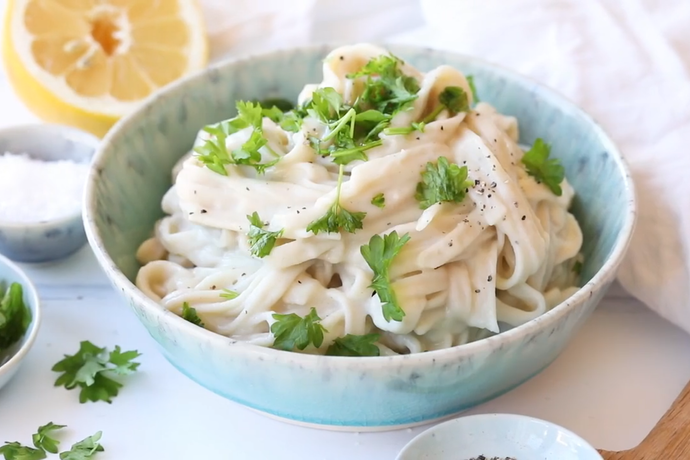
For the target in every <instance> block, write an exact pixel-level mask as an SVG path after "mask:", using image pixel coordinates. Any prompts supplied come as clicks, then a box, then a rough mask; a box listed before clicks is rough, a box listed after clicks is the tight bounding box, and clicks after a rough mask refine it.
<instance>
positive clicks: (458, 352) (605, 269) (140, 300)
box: [82, 43, 637, 368]
mask: <svg viewBox="0 0 690 460" xmlns="http://www.w3.org/2000/svg"><path fill="white" fill-rule="evenodd" d="M374 44H376V43H374ZM341 45H342V44H339V43H326V44H324V43H319V44H313V45H307V46H297V47H291V48H281V49H276V50H273V51H269V52H264V53H256V54H249V55H244V56H239V57H231V58H229V59H225V60H222V61H220V62H217V63H215V64H213V65H210V66H209V67H207V68H206V69H205V70H201V71H199V72H196V73H194V74H191V75H188V76H186V77H183V78H181V79H180V80H178V81H176V82H174V83H172V84H170V85H168V86H167V87H165V88H164V89H162V90H160V91H158V92H155V93H153V94H152V95H151V96H149V97H148V98H147V99H146V100H145V101H144V102H143V103H142V105H141V106H139V108H138V109H137V110H136V111H134V112H132V113H131V114H129V115H127V116H126V117H124V118H122V119H120V120H118V122H117V123H116V124H115V125H114V126H113V128H111V129H110V131H109V132H108V133H107V134H106V136H105V137H104V138H103V141H102V142H101V144H100V145H99V147H98V148H97V150H96V152H95V153H94V156H93V159H92V162H91V168H90V170H89V173H88V176H87V180H86V186H85V190H84V200H83V211H82V218H83V221H84V228H85V231H86V236H87V240H88V242H89V245H90V246H91V248H92V250H93V252H94V254H95V256H96V259H97V260H98V262H99V263H100V265H101V266H102V267H103V268H104V270H105V272H106V274H107V275H108V277H109V278H110V281H111V282H112V283H113V284H114V285H115V286H116V288H118V289H119V290H121V291H122V292H123V293H125V295H127V296H128V297H129V298H130V302H132V303H136V304H137V305H140V306H141V307H142V309H143V310H144V311H146V313H147V314H150V315H152V316H153V317H155V318H157V319H158V320H159V321H167V320H166V318H170V319H171V320H172V321H173V323H172V324H174V325H176V326H175V327H176V328H178V329H181V330H183V331H184V333H185V335H187V336H195V337H196V338H197V339H198V340H205V341H207V342H210V343H212V344H214V345H215V344H217V345H218V346H219V347H221V346H228V345H232V346H233V347H243V348H246V351H247V352H250V353H254V354H258V355H262V356H264V357H266V358H269V359H270V358H274V359H280V357H281V356H282V357H284V358H285V359H289V360H291V361H293V362H294V363H295V364H297V365H305V366H311V365H319V364H320V363H322V362H323V360H328V362H338V361H340V362H341V363H342V364H352V365H357V366H358V367H371V368H377V367H380V366H381V364H382V362H383V361H393V362H395V364H396V365H399V366H415V365H416V364H417V363H420V362H426V361H432V360H433V361H434V362H435V361H443V362H446V361H450V360H457V359H458V358H460V357H466V356H470V355H475V354H476V353H478V352H480V351H481V350H486V349H494V348H496V347H498V346H499V345H501V344H504V343H506V342H514V341H517V340H519V339H520V338H521V337H523V336H525V335H529V334H535V333H537V332H538V331H539V330H540V329H542V328H543V327H544V326H545V325H548V324H552V323H556V322H557V320H558V319H559V318H561V317H562V316H564V315H565V314H566V313H567V312H569V311H570V310H571V309H572V308H576V307H577V306H578V305H580V304H582V303H583V302H584V301H586V300H587V299H589V298H591V297H592V296H593V295H594V292H595V291H596V290H598V288H599V287H600V286H602V285H605V284H606V283H607V282H609V281H612V279H613V278H614V277H615V274H616V270H617V269H618V266H619V265H620V263H621V262H622V260H623V257H624V256H625V253H626V251H627V249H628V246H629V245H630V241H631V239H632V235H633V231H634V228H635V223H636V215H637V201H636V197H635V188H634V183H633V180H632V175H631V173H630V169H629V167H628V165H627V163H626V161H625V159H624V158H623V156H622V155H621V153H620V151H619V150H618V148H617V146H616V144H615V143H614V142H613V140H611V138H610V137H609V136H608V134H607V133H606V132H605V131H604V129H603V128H602V127H601V126H600V125H599V124H598V123H597V122H596V121H595V120H594V119H593V118H592V117H591V116H590V115H589V114H588V113H587V112H585V111H584V110H583V109H581V108H580V107H579V106H578V105H576V104H575V103H574V102H572V101H571V100H569V99H568V98H567V97H565V96H563V95H562V94H560V93H559V92H558V91H556V90H554V89H552V88H550V87H547V86H546V85H544V84H542V83H540V82H538V81H536V80H535V79H533V78H531V77H528V76H525V75H522V74H520V73H517V72H515V71H513V70H510V69H507V68H505V67H502V66H500V65H497V64H494V63H491V62H489V61H486V60H484V59H481V58H478V57H475V56H470V55H467V54H463V53H456V52H453V51H447V50H442V49H435V48H430V47H426V46H415V45H400V44H394V43H384V44H381V45H379V46H382V47H384V48H385V49H387V50H388V51H392V52H394V53H395V54H396V55H398V56H401V57H402V58H403V59H404V58H405V54H406V53H419V52H420V51H425V52H428V53H435V54H440V55H441V56H444V55H445V56H451V55H452V56H453V57H454V58H456V59H460V60H464V61H466V62H473V63H475V64H478V65H480V66H482V67H483V68H485V69H487V70H489V71H491V72H493V73H495V74H498V75H500V76H502V77H503V78H506V79H510V80H513V81H517V82H518V83H519V84H520V85H521V86H523V87H529V86H531V87H533V88H537V90H538V91H539V93H540V97H541V98H542V99H547V100H549V101H550V102H553V103H554V105H558V106H560V107H562V108H564V109H565V110H566V111H567V112H568V114H569V115H570V116H576V117H580V118H581V119H583V120H584V121H586V122H587V123H588V124H589V125H590V127H591V130H592V132H593V134H595V135H596V136H597V138H598V139H599V140H600V142H601V143H602V145H604V147H605V149H606V152H607V154H608V155H609V156H610V157H611V158H612V159H613V160H614V161H615V163H616V166H617V171H618V172H619V174H620V176H621V179H622V187H623V192H624V193H625V195H626V209H625V218H624V222H623V224H622V226H621V230H620V232H619V233H618V235H617V237H616V242H615V244H614V246H613V249H612V251H611V253H610V255H609V256H608V258H607V259H606V260H605V262H604V264H603V265H602V267H601V268H600V269H599V270H598V271H597V272H596V273H595V274H594V275H593V276H592V278H591V279H590V280H589V281H588V282H587V283H585V284H584V285H583V286H580V288H579V289H578V290H577V291H576V292H575V293H574V294H573V295H572V296H570V297H569V298H567V299H565V300H564V301H563V302H561V303H560V304H558V305H556V306H555V307H553V308H552V309H551V310H549V311H547V312H545V313H544V314H542V315H540V316H538V317H536V318H534V319H532V320H530V321H528V322H526V323H524V324H521V325H520V326H516V327H514V328H511V329H509V330H507V331H505V332H501V333H500V334H497V335H494V336H490V337H487V338H483V339H480V340H477V341H474V342H469V343H466V344H462V345H457V346H454V347H450V348H444V349H440V350H433V351H427V352H424V353H412V354H406V355H393V356H373V357H354V358H353V357H344V356H325V355H315V354H306V353H297V352H286V351H283V350H277V349H273V348H269V347H263V346H260V345H253V344H249V343H246V342H242V341H239V340H235V339H232V338H230V337H226V336H223V335H221V334H217V333H215V332H212V331H209V330H207V329H203V328H200V327H197V326H195V325H193V324H191V323H189V322H188V321H185V320H184V319H182V318H181V317H179V316H178V315H176V314H174V313H172V312H170V311H169V310H166V309H164V308H162V307H161V306H160V305H159V304H157V303H156V302H154V301H153V300H152V299H150V298H148V297H147V296H146V295H144V293H143V292H142V291H141V290H140V289H139V288H137V287H136V285H135V284H134V283H132V282H131V281H130V280H129V279H128V278H127V277H126V276H125V275H124V273H122V271H121V270H120V269H119V268H118V267H117V265H116V263H115V261H114V260H113V259H112V258H111V257H110V255H109V254H108V252H107V251H106V250H105V247H104V245H103V240H102V238H101V236H100V233H99V230H98V228H97V226H96V221H95V214H96V200H95V189H96V183H97V181H98V180H99V171H100V170H101V169H102V168H103V165H102V164H103V163H104V161H105V158H106V157H107V155H108V153H109V151H110V150H111V145H112V144H113V143H115V142H118V140H119V139H120V138H122V137H124V136H125V135H126V132H127V128H128V127H130V126H136V125H137V124H138V122H139V119H140V118H143V117H145V116H146V114H147V113H148V112H149V111H150V110H151V107H152V106H154V105H155V104H156V102H157V101H159V100H162V99H165V98H167V97H171V96H172V97H175V96H181V95H183V94H184V90H185V87H186V86H187V85H192V84H203V81H204V79H205V78H207V76H208V75H209V74H211V73H214V72H219V71H220V70H224V69H227V68H231V67H235V66H242V65H243V64H245V63H248V62H250V61H253V60H257V59H258V60H264V61H270V60H272V59H274V58H275V57H277V56H281V55H285V54H288V55H290V54H294V53H297V52H308V53H312V54H323V55H324V56H325V55H326V54H327V53H328V52H329V51H331V50H333V49H334V48H335V47H337V46H341ZM307 83H309V82H305V84H307ZM123 133H124V134H123ZM171 317H174V318H171ZM175 321H177V323H175Z"/></svg>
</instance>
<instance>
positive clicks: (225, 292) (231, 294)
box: [220, 289, 240, 300]
mask: <svg viewBox="0 0 690 460" xmlns="http://www.w3.org/2000/svg"><path fill="white" fill-rule="evenodd" d="M239 295H240V294H239V292H235V291H231V290H230V289H223V292H221V293H220V296H221V297H222V298H224V299H227V300H232V299H236V298H237V297H239Z"/></svg>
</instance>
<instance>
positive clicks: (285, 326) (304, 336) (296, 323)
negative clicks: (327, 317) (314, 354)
mask: <svg viewBox="0 0 690 460" xmlns="http://www.w3.org/2000/svg"><path fill="white" fill-rule="evenodd" d="M273 319H274V320H276V321H275V322H274V323H273V324H271V333H272V334H273V336H274V337H275V340H274V342H273V348H279V349H281V350H285V351H293V350H294V349H295V348H297V349H298V350H304V349H305V348H307V347H308V346H309V344H310V343H311V344H313V345H314V347H316V348H319V347H320V346H321V344H323V333H324V332H328V331H327V330H326V329H325V328H324V327H323V326H322V325H321V318H319V315H318V314H317V313H316V309H315V308H313V307H312V309H311V310H310V311H309V314H308V315H307V316H305V317H304V318H302V317H301V316H299V315H297V314H296V313H290V314H288V315H281V314H278V313H274V314H273Z"/></svg>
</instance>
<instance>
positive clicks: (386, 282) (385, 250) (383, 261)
mask: <svg viewBox="0 0 690 460" xmlns="http://www.w3.org/2000/svg"><path fill="white" fill-rule="evenodd" d="M409 240H410V235H408V234H407V233H406V234H405V235H403V236H402V237H398V232H396V231H393V232H391V233H389V234H388V235H385V236H384V237H381V235H374V236H372V237H371V239H370V240H369V244H365V245H364V246H362V247H361V248H359V250H360V252H361V253H362V257H364V260H365V261H366V263H367V265H369V268H371V270H372V271H373V272H374V278H373V279H372V282H371V284H370V285H369V287H370V288H372V289H373V290H374V291H375V292H376V294H377V295H378V296H379V299H380V300H381V303H382V308H383V317H384V318H385V320H386V321H389V322H390V321H391V320H394V321H402V319H403V318H404V317H405V311H404V310H403V309H402V308H401V307H400V304H399V302H398V298H397V296H396V295H395V291H394V290H393V286H392V285H391V280H390V277H389V273H388V272H389V269H390V266H391V264H392V263H393V259H394V258H395V256H396V255H398V253H399V252H400V250H401V249H402V248H403V246H405V244H406V243H407V242H408V241H409Z"/></svg>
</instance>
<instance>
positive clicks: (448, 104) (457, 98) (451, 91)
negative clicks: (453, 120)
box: [422, 86, 470, 123]
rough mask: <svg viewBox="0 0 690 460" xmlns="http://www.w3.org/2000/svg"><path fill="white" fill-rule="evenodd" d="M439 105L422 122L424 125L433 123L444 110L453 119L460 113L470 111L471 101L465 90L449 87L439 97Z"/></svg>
mask: <svg viewBox="0 0 690 460" xmlns="http://www.w3.org/2000/svg"><path fill="white" fill-rule="evenodd" d="M438 102H439V104H438V105H437V106H436V108H435V109H434V110H433V111H432V112H431V113H430V114H429V115H427V116H426V117H424V120H422V122H423V123H431V122H432V121H434V120H435V119H436V117H438V116H439V114H440V113H441V112H443V111H444V110H447V111H448V115H450V116H451V117H452V116H454V115H455V114H457V113H460V112H467V111H469V110H470V105H469V99H468V98H467V93H466V92H465V90H464V89H462V88H460V87H459V86H447V87H446V88H445V89H444V90H443V91H441V94H439V95H438Z"/></svg>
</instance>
